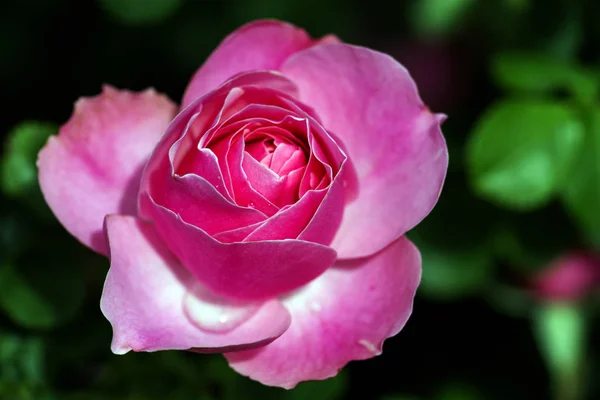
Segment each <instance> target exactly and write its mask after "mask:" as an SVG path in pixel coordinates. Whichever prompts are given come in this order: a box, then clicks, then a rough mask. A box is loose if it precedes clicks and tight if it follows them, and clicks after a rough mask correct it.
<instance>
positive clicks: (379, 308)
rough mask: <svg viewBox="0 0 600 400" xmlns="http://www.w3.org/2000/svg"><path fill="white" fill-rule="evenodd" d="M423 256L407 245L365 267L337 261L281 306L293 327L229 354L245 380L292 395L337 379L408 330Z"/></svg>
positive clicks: (376, 257)
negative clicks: (299, 387)
mask: <svg viewBox="0 0 600 400" xmlns="http://www.w3.org/2000/svg"><path fill="white" fill-rule="evenodd" d="M420 275H421V256H420V254H419V251H418V250H417V248H416V247H415V246H414V245H413V244H412V243H411V242H410V241H408V239H406V238H400V239H398V240H397V241H396V242H394V243H393V244H392V245H391V246H389V247H387V248H386V249H385V250H383V251H382V252H380V253H378V254H376V255H374V256H372V257H370V258H367V259H362V260H352V261H342V262H339V263H338V264H337V265H336V266H335V267H333V268H330V269H329V270H327V272H325V273H324V274H323V275H322V276H320V277H319V278H318V279H316V280H315V281H313V282H312V283H310V284H309V285H307V286H306V287H305V288H303V289H301V290H300V291H298V292H297V293H295V294H293V295H291V296H289V297H288V298H287V299H286V300H284V304H285V305H286V307H287V308H288V309H289V310H290V312H291V313H292V326H291V327H290V328H289V329H288V330H287V332H286V333H284V334H283V335H282V336H281V337H280V338H278V339H277V340H275V341H274V342H273V343H271V344H269V345H268V346H265V347H262V348H260V349H255V350H248V351H241V352H234V353H228V354H226V357H227V359H228V360H229V363H230V365H231V366H232V367H233V369H235V370H236V371H237V372H239V373H241V374H242V375H246V376H249V377H250V378H252V379H255V380H258V381H260V382H262V383H263V384H266V385H271V386H281V387H284V388H293V387H294V386H295V385H296V384H298V383H299V382H302V381H307V380H318V379H326V378H329V377H332V376H335V375H336V374H337V373H338V371H339V370H340V369H341V368H342V367H344V366H345V365H346V364H347V363H348V362H349V361H352V360H363V359H367V358H371V357H373V356H376V355H379V354H380V353H381V349H382V345H383V341H384V340H385V339H386V338H389V337H391V336H394V335H396V334H397V333H398V332H399V331H400V330H401V329H402V328H403V327H404V324H405V323H406V321H407V319H408V317H409V315H410V313H411V311H412V303H413V298H414V295H415V292H416V289H417V286H418V283H419V279H420Z"/></svg>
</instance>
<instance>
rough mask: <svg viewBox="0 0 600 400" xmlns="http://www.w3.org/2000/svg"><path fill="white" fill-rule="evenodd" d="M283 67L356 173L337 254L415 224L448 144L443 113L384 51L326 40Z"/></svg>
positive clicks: (440, 174) (437, 184)
mask: <svg viewBox="0 0 600 400" xmlns="http://www.w3.org/2000/svg"><path fill="white" fill-rule="evenodd" d="M281 71H282V72H283V73H284V74H285V75H286V76H288V77H290V78H291V79H292V80H293V81H294V83H296V85H298V88H299V91H300V100H301V101H304V102H305V103H307V104H308V105H309V106H311V107H313V108H314V109H315V110H317V112H318V113H319V116H320V117H321V119H322V121H323V124H324V126H325V128H326V129H328V130H330V131H331V132H333V133H334V134H335V135H337V136H338V137H339V138H340V139H341V141H342V142H343V144H344V146H345V148H346V149H347V151H348V153H349V157H350V160H352V162H353V164H354V167H355V168H356V172H357V174H358V180H359V182H360V187H359V188H358V196H357V198H356V199H355V200H354V201H353V202H352V203H350V204H349V205H348V206H347V207H346V210H345V213H344V217H343V220H342V225H341V227H340V229H339V231H338V234H337V236H336V238H335V239H334V241H333V244H332V247H334V248H335V249H336V250H337V251H338V256H339V257H340V258H355V257H364V256H368V255H370V254H373V253H375V252H377V251H379V250H381V249H382V248H384V247H385V246H387V245H388V244H389V243H391V242H392V241H393V240H395V239H397V238H398V237H400V236H401V235H403V234H404V233H405V232H406V231H408V230H409V229H411V228H412V227H414V226H415V225H416V224H418V223H419V222H420V221H421V220H422V219H423V218H424V217H425V216H426V215H427V214H428V213H429V211H430V210H431V209H432V208H433V206H434V205H435V203H436V202H437V199H438V197H439V194H440V191H441V188H442V185H443V181H444V178H445V175H446V169H447V165H448V151H447V148H446V143H445V141H444V138H443V136H442V132H441V128H440V126H441V123H442V122H443V120H444V119H445V116H443V115H435V114H432V113H431V112H430V111H429V109H427V107H425V106H424V105H423V102H422V101H421V99H420V97H419V94H418V91H417V88H416V86H415V83H414V81H413V80H412V78H411V77H410V75H409V73H408V72H407V71H406V69H405V68H404V67H403V66H402V65H400V64H399V63H398V62H397V61H395V60H394V59H393V58H391V57H390V56H388V55H385V54H383V53H379V52H376V51H373V50H369V49H366V48H363V47H358V46H351V45H348V44H342V43H328V44H323V45H319V46H315V47H312V48H309V49H307V50H304V51H301V52H298V53H296V54H295V55H293V56H292V57H290V58H289V59H288V60H287V61H286V62H285V63H284V65H283V66H282V67H281ZM340 99H343V101H340Z"/></svg>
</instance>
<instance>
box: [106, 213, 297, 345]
mask: <svg viewBox="0 0 600 400" xmlns="http://www.w3.org/2000/svg"><path fill="white" fill-rule="evenodd" d="M106 230H107V234H108V240H109V244H110V258H111V268H110V270H109V272H108V276H107V277H106V283H105V285H104V291H103V293H102V300H101V303H100V307H101V309H102V312H103V314H104V315H105V316H106V318H107V319H108V320H109V321H110V323H111V325H112V327H113V343H112V350H113V352H114V353H116V354H124V353H126V352H128V351H129V350H134V351H157V350H178V349H191V348H193V349H195V350H196V351H200V350H202V351H205V352H216V351H230V350H232V349H240V348H243V349H246V348H252V347H254V346H259V345H264V344H265V343H268V342H269V341H271V340H273V339H275V338H276V337H278V336H279V335H281V334H282V333H283V332H285V330H286V329H287V328H288V326H289V324H290V316H289V313H288V312H287V311H286V309H285V308H284V307H283V306H282V305H281V303H279V301H276V300H271V301H268V302H266V303H264V304H263V305H262V306H260V308H259V309H258V310H255V311H253V313H251V314H249V318H247V319H246V320H243V321H240V322H241V323H239V324H238V325H237V326H235V327H234V328H232V329H229V330H227V331H223V332H215V331H213V330H206V329H200V328H199V327H198V326H197V325H196V324H195V323H194V321H193V320H192V319H190V318H189V317H188V316H186V315H185V311H184V301H185V299H186V295H187V296H190V294H189V291H190V290H193V289H194V283H195V280H194V278H193V277H192V276H191V274H190V273H189V272H187V271H186V270H185V269H184V268H183V267H181V265H180V264H179V263H178V262H177V260H176V259H175V258H174V257H173V256H172V255H171V253H170V252H169V251H168V250H167V249H166V247H165V246H164V244H162V242H161V240H160V238H159V237H158V235H157V234H156V233H155V231H154V229H153V228H152V225H150V224H147V223H144V222H142V221H141V220H139V219H138V218H136V217H131V216H121V215H112V216H108V217H107V219H106ZM194 298H195V303H192V304H191V305H189V306H188V307H192V308H197V309H198V310H202V311H203V312H204V313H205V314H206V313H207V312H210V311H211V310H214V309H215V307H218V306H219V304H218V303H212V302H209V301H208V300H207V299H206V297H202V298H197V297H194ZM211 301H212V299H211Z"/></svg>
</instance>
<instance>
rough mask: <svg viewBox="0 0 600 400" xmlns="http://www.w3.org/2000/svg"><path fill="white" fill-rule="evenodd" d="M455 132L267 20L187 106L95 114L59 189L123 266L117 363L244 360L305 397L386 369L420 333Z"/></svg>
mask: <svg viewBox="0 0 600 400" xmlns="http://www.w3.org/2000/svg"><path fill="white" fill-rule="evenodd" d="M176 114H177V115H176ZM444 118H445V117H444V116H443V115H435V114H432V113H431V112H430V111H429V109H428V108H427V107H426V106H424V105H423V103H422V101H421V99H420V98H419V95H418V92H417V88H416V86H415V84H414V82H413V80H412V79H411V77H410V75H409V74H408V72H407V71H406V69H404V68H403V67H402V66H401V65H400V64H398V62H396V61H395V60H394V59H392V58H391V57H389V56H387V55H385V54H382V53H378V52H376V51H373V50H370V49H367V48H364V47H358V46H352V45H348V44H344V43H340V41H339V40H338V39H337V38H335V37H333V36H328V37H326V38H324V39H321V40H317V41H314V40H312V39H311V38H310V37H309V36H308V35H307V33H306V32H305V31H303V30H302V29H299V28H296V27H294V26H292V25H289V24H286V23H282V22H277V21H259V22H254V23H251V24H248V25H246V26H244V27H242V28H240V29H238V30H237V31H236V32H234V33H232V34H231V35H230V36H228V37H227V38H226V39H225V40H224V41H223V42H222V43H221V44H220V45H219V47H218V48H217V49H216V50H215V51H214V52H213V54H212V55H211V56H210V57H209V58H208V60H207V61H206V62H205V64H204V65H203V66H202V67H201V68H200V69H199V70H198V72H196V74H195V75H194V77H193V78H192V81H191V82H190V84H189V86H188V88H187V90H186V93H185V95H184V98H183V104H182V106H181V108H180V109H179V111H178V108H177V106H176V105H175V104H173V103H172V102H171V101H170V100H169V99H168V98H167V97H165V96H164V95H160V94H157V93H156V92H155V91H153V90H147V91H145V92H141V93H132V92H129V91H120V90H117V89H113V88H110V87H105V88H104V90H103V92H102V94H101V95H99V96H97V97H93V98H84V99H81V100H79V101H78V102H77V103H76V105H75V111H74V114H73V116H72V118H71V119H70V121H69V122H67V123H66V124H65V125H64V126H63V127H62V129H61V131H60V133H59V135H58V136H57V137H53V138H51V139H50V140H49V141H48V144H47V145H46V147H45V148H44V149H43V150H42V151H41V153H40V155H39V170H40V184H41V187H42V191H43V193H44V196H45V198H46V201H47V202H48V204H49V205H50V207H51V208H52V210H53V211H54V213H55V214H56V216H57V218H58V219H59V220H60V221H61V223H62V224H63V225H64V226H65V227H66V228H67V229H68V230H69V232H71V233H72V234H73V235H74V236H75V237H76V238H78V239H79V240H80V241H81V242H82V243H84V244H85V245H87V246H89V247H91V248H92V249H94V250H96V251H97V252H100V253H102V254H105V255H109V257H110V261H111V266H110V271H109V272H108V276H107V278H106V284H105V286H104V292H103V294H102V301H101V309H102V312H103V313H104V315H105V316H106V318H107V319H108V320H109V321H110V323H111V324H112V327H113V334H114V335H113V342H112V350H113V352H115V353H117V354H123V353H126V352H128V351H130V350H134V351H157V350H167V349H190V350H194V351H198V352H207V353H211V352H225V353H226V354H225V356H226V357H227V359H228V360H229V363H230V365H231V366H232V367H233V368H234V369H235V370H236V371H238V372H239V373H241V374H243V375H247V376H249V377H251V378H253V379H256V380H258V381H260V382H262V383H264V384H267V385H276V386H282V387H285V388H291V387H294V386H295V385H296V384H297V383H298V382H301V381H305V380H312V379H325V378H328V377H331V376H334V375H335V374H336V373H337V372H338V370H339V369H340V368H342V367H343V366H344V365H346V364H347V363H348V362H349V361H351V360H360V359H366V358H371V357H373V356H375V355H378V354H380V352H381V347H382V344H383V341H384V340H385V339H386V338H388V337H391V336H394V335H396V334H397V333H398V332H399V331H400V330H401V329H402V327H403V326H404V324H405V323H406V320H407V319H408V317H409V315H410V313H411V309H412V302H413V298H414V295H415V291H416V288H417V286H418V283H419V279H420V274H421V259H420V255H419V252H418V250H417V249H416V248H415V246H414V245H413V244H412V243H411V242H409V241H408V240H407V239H406V238H405V237H404V236H403V235H404V234H405V232H406V231H408V230H409V229H411V228H412V227H414V226H415V225H416V224H417V223H419V222H420V221H421V220H422V219H423V218H424V217H425V215H427V213H428V212H429V211H430V210H431V208H432V207H433V206H434V204H435V203H436V201H437V199H438V196H439V193H440V190H441V187H442V183H443V180H444V176H445V173H446V168H447V164H448V155H447V149H446V145H445V142H444V139H443V136H442V133H441V130H440V124H441V123H442V121H443V120H444Z"/></svg>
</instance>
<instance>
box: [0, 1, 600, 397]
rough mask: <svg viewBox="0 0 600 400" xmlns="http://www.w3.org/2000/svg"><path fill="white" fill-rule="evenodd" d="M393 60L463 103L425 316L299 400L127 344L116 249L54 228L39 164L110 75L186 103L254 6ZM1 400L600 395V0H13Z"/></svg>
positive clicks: (427, 93) (207, 362)
mask: <svg viewBox="0 0 600 400" xmlns="http://www.w3.org/2000/svg"><path fill="white" fill-rule="evenodd" d="M267 17H270V18H278V19H282V20H286V21H290V22H292V23H294V24H296V25H298V26H301V27H304V28H305V29H306V30H308V32H310V33H311V34H312V35H313V36H314V37H319V36H322V35H325V34H327V33H335V34H337V35H338V36H339V37H340V38H342V39H343V40H344V41H346V42H350V43H354V44H360V45H364V46H368V47H371V48H374V49H377V50H380V51H383V52H387V53H390V54H391V55H393V56H394V57H395V58H396V59H398V60H399V61H400V62H402V63H403V64H404V65H405V66H406V67H407V68H408V69H409V70H410V71H411V73H412V74H413V76H414V78H415V79H416V81H417V83H418V86H419V88H420V91H421V95H422V97H423V99H424V100H425V102H426V103H427V104H428V105H429V106H430V108H431V109H432V110H433V111H435V112H443V113H446V114H447V115H448V116H449V119H448V120H447V121H446V123H445V124H444V127H443V128H444V133H445V136H446V140H447V141H448V145H449V148H450V160H451V161H450V168H449V172H448V178H447V181H446V185H445V188H444V191H443V193H442V196H441V199H440V202H439V204H438V206H437V208H436V209H435V210H434V211H433V212H432V213H431V214H430V216H429V217H428V218H427V219H426V220H425V221H424V222H423V223H422V224H421V225H420V226H419V227H418V228H417V229H415V230H414V231H412V232H410V233H409V236H410V237H411V238H412V239H413V240H414V241H415V242H417V243H418V245H419V247H420V249H421V251H422V254H423V267H424V268H423V279H422V284H421V286H420V289H419V292H418V296H417V299H416V303H415V307H414V314H413V316H412V318H411V319H410V320H409V322H408V324H407V326H406V327H405V329H404V330H403V331H402V332H401V333H400V334H399V335H398V336H396V337H395V338H393V339H390V340H388V341H387V342H386V344H385V346H384V352H383V355H381V356H379V357H376V358H374V359H371V360H368V361H362V362H353V363H350V364H349V365H348V366H347V367H346V368H345V369H344V370H343V371H342V372H341V373H340V375H339V376H338V377H337V378H335V379H330V380H327V381H323V382H312V383H303V384H300V385H299V386H298V387H297V388H296V389H294V390H291V391H285V390H281V389H275V388H267V387H263V386H261V385H259V384H257V383H255V382H252V381H250V380H249V379H246V378H243V377H241V376H238V375H237V374H235V373H234V372H233V371H231V370H230V369H229V368H228V367H227V365H226V363H225V361H224V360H223V358H222V357H221V356H219V355H198V354H188V353H185V352H161V353H154V354H146V353H139V354H132V353H130V354H127V355H125V356H115V355H113V354H112V353H111V352H110V349H109V343H110V338H111V330H110V325H109V323H108V322H107V321H106V320H105V319H104V317H103V316H102V314H101V313H100V309H99V306H98V304H99V298H100V294H101V290H102V284H103V280H104V277H105V275H106V272H107V269H108V261H107V260H106V259H104V258H102V257H100V256H98V255H96V254H94V253H92V252H91V251H89V250H87V249H86V248H84V247H83V246H82V245H80V244H79V243H78V242H77V240H75V239H74V238H72V237H70V235H69V234H68V233H66V231H65V230H64V229H63V228H62V227H61V226H60V225H59V224H58V222H57V221H56V220H55V219H54V217H53V216H52V214H51V212H50V211H49V209H48V208H47V207H46V206H45V204H44V202H43V200H42V198H41V194H40V191H39V187H38V184H37V176H36V175H37V170H36V167H35V160H36V156H37V152H38V151H39V149H40V148H41V146H42V145H43V144H44V143H45V141H46V140H47V138H48V136H49V135H51V134H55V133H56V132H57V129H58V126H60V125H61V124H62V123H64V122H65V121H66V120H67V119H68V118H69V116H70V114H71V112H72V107H73V103H74V101H75V100H76V99H77V98H78V97H80V96H83V95H85V96H91V95H96V94H98V93H99V92H100V89H101V85H102V84H103V83H110V84H112V85H114V86H116V87H118V88H129V89H133V90H142V89H145V88H147V87H149V86H152V87H155V88H156V89H157V90H158V91H160V92H165V93H167V94H168V95H169V96H170V97H171V98H172V99H174V100H176V101H177V100H179V99H181V97H182V94H183V91H184V88H185V86H186V84H187V82H188V80H189V78H190V77H191V75H192V73H193V72H194V71H195V70H196V69H197V68H198V67H199V66H200V65H201V63H202V62H203V60H204V59H205V58H206V57H207V56H208V55H209V54H210V52H211V51H212V49H214V48H215V47H216V46H217V45H218V43H219V42H220V40H221V39H222V38H223V37H224V36H225V35H226V34H228V33H229V32H231V31H233V30H234V29H236V28H237V27H239V26H240V25H242V24H244V23H246V22H249V21H251V20H253V19H258V18H267ZM0 57H1V59H2V61H1V62H0V87H1V88H2V95H3V98H4V102H3V106H2V112H1V115H2V118H0V133H1V135H2V141H1V143H2V156H1V159H0V189H1V195H0V399H7V400H25V399H32V400H51V399H53V400H54V399H60V400H62V399H67V400H75V399H77V400H78V399H81V400H100V399H116V400H143V399H149V400H154V399H160V400H164V399H169V400H187V399H190V400H192V399H193V400H220V399H224V400H244V399H290V400H292V399H293V400H301V399H307V400H308V399H311V400H325V399H326V400H337V399H375V400H409V399H410V400H428V399H432V400H463V399H464V400H478V399H486V400H487V399H491V400H494V399H511V400H518V399H529V400H531V399H533V400H536V399H541V400H543V399H556V400H584V399H600V324H599V323H598V315H599V311H600V307H599V306H600V297H599V296H598V291H597V290H596V289H597V288H598V287H600V272H599V268H600V258H599V257H598V255H597V253H596V250H598V249H599V248H600V102H599V101H598V100H599V97H598V95H599V93H598V91H599V89H600V68H599V65H600V64H599V62H600V2H598V1H596V0H415V1H400V0H395V1H392V0H386V1H378V0H370V1H356V2H350V1H347V0H327V1H320V0H303V1H296V0H293V1H292V0H238V1H234V0H229V1H218V0H213V1H201V0H95V1H92V0H89V1H80V0H19V1H16V0H5V1H3V2H2V4H1V5H0Z"/></svg>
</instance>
